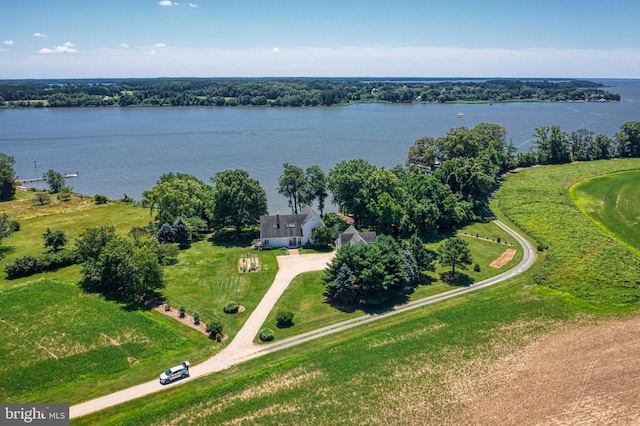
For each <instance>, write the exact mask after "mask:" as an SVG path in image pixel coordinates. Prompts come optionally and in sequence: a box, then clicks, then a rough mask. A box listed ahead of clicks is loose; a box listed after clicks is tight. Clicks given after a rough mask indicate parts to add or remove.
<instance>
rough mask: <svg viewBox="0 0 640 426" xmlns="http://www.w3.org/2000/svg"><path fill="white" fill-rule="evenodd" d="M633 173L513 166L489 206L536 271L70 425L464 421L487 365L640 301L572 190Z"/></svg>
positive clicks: (625, 165)
mask: <svg viewBox="0 0 640 426" xmlns="http://www.w3.org/2000/svg"><path fill="white" fill-rule="evenodd" d="M638 168H640V160H637V159H634V160H620V161H618V160H616V161H603V162H594V163H579V164H571V165H564V166H548V167H534V168H531V169H525V170H522V171H519V172H517V173H513V174H511V175H510V176H509V177H508V178H507V180H506V181H505V182H504V183H503V185H502V187H501V188H500V190H499V191H498V193H497V194H496V197H495V198H494V200H493V201H492V207H493V210H494V213H495V214H496V215H497V216H498V217H499V218H500V219H501V220H504V221H508V222H510V223H513V224H515V225H517V226H519V228H520V229H521V232H522V233H524V234H525V235H528V236H529V237H532V240H533V241H535V242H536V243H539V244H541V245H542V246H545V247H548V248H547V249H545V250H544V251H543V252H539V256H538V261H537V262H536V264H535V265H534V267H533V268H532V270H530V271H528V272H527V273H525V274H523V275H521V276H519V277H517V278H516V279H514V280H511V281H509V282H505V283H501V284H498V285H496V286H495V287H492V288H488V289H483V290H481V291H479V292H476V293H471V294H468V295H465V296H462V297H460V298H455V299H450V300H448V301H446V302H444V303H442V304H438V305H435V306H431V307H429V308H425V309H415V310H412V311H409V312H405V313H402V314H398V315H394V316H392V317H388V318H383V319H381V320H380V321H377V322H373V323H370V324H367V325H366V326H362V327H356V328H354V329H351V330H348V331H345V332H342V333H338V334H336V335H332V336H329V337H327V338H323V339H319V340H317V341H313V342H308V343H306V344H304V345H301V346H297V347H295V348H292V349H291V350H286V351H281V352H277V353H274V354H270V355H267V356H264V357H261V358H259V359H256V360H253V361H250V362H248V363H246V364H242V365H240V366H236V367H233V368H231V369H229V370H225V371H223V372H221V373H218V374H213V375H211V376H207V377H205V378H202V379H199V380H196V381H193V382H190V383H187V384H186V385H185V386H180V387H176V388H173V389H169V390H168V391H167V392H163V393H162V395H160V394H158V395H151V396H149V397H145V398H142V399H139V400H134V401H131V402H129V403H126V404H123V405H121V406H119V407H115V408H112V409H107V410H104V411H102V412H100V413H96V414H94V415H90V416H86V417H84V418H81V419H78V420H76V421H74V422H73V423H74V424H91V425H94V424H118V425H120V424H128V425H146V424H158V423H163V424H187V425H188V424H193V425H200V424H222V423H246V424H314V425H317V424H473V419H474V417H473V416H474V412H473V411H470V408H471V407H473V404H474V401H476V400H477V398H482V397H487V396H490V395H491V394H492V392H494V390H495V389H493V388H491V386H489V385H488V384H487V380H488V379H490V378H491V377H492V375H494V374H496V371H502V368H497V367H499V366H506V365H509V363H515V362H516V361H517V360H518V359H519V358H520V357H521V356H522V355H525V356H526V352H525V353H524V354H523V353H522V352H521V351H522V350H524V348H525V347H527V345H530V344H535V342H537V341H538V340H539V339H541V337H542V336H544V335H545V334H546V333H549V332H551V331H554V330H560V329H563V328H564V327H566V326H567V325H568V324H571V323H581V324H589V323H592V322H597V321H599V320H605V319H606V318H607V317H608V316H609V315H612V314H620V313H624V312H628V311H633V310H637V308H638V306H640V299H639V296H640V288H639V287H640V286H639V285H638V282H637V279H638V278H637V271H638V270H639V266H640V259H639V258H638V257H637V256H635V255H634V254H633V253H631V252H630V251H629V250H628V249H627V248H626V247H624V246H623V245H621V244H619V243H617V242H616V241H615V240H613V239H612V238H610V237H609V235H607V234H605V233H604V232H603V231H602V230H601V229H600V228H598V227H597V226H596V225H594V224H593V222H592V221H591V220H589V219H588V218H587V217H585V216H584V215H583V214H582V213H581V212H580V211H579V209H578V208H577V207H576V206H575V205H574V204H573V203H572V201H571V199H570V197H569V188H570V187H571V185H573V184H574V183H575V182H577V181H580V180H582V179H585V178H588V177H592V176H595V175H600V174H606V173H611V172H617V171H621V170H630V169H638ZM318 279H319V275H318V274H315V275H312V276H311V278H309V281H314V280H315V281H316V287H317V280H318ZM305 281H306V280H305ZM296 283H297V281H296V282H294V286H293V287H295V286H296ZM303 284H304V282H300V283H298V284H297V285H303ZM317 288H319V287H317ZM602 314H607V315H602ZM296 318H297V317H296ZM296 318H294V322H295V321H296ZM300 325H301V326H302V325H303V322H301V323H300ZM294 327H295V326H294ZM485 385H486V387H483V386H485ZM548 391H549V392H551V393H552V392H553V389H548ZM579 391H580V390H579V389H576V394H579ZM551 393H550V395H551ZM497 414H498V415H500V414H502V417H496V418H495V421H497V422H498V423H500V421H499V420H497V419H500V418H502V419H503V420H506V419H508V418H509V415H510V413H506V412H505V413H497ZM534 420H535V419H532V421H534ZM539 420H540V421H543V420H544V419H539ZM487 424H488V423H487ZM493 424H495V423H493Z"/></svg>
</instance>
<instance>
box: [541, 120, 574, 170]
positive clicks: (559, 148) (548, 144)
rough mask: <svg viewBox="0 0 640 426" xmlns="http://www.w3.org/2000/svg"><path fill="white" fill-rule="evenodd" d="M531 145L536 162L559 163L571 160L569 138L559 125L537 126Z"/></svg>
mask: <svg viewBox="0 0 640 426" xmlns="http://www.w3.org/2000/svg"><path fill="white" fill-rule="evenodd" d="M534 136H535V139H534V140H533V147H534V150H535V152H536V153H537V156H538V158H537V163H538V164H561V163H569V162H571V147H570V144H569V138H568V136H567V134H566V133H565V132H563V131H562V130H560V127H559V126H550V127H537V128H536V129H535V134H534Z"/></svg>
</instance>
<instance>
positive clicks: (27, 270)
mask: <svg viewBox="0 0 640 426" xmlns="http://www.w3.org/2000/svg"><path fill="white" fill-rule="evenodd" d="M4 271H5V272H6V273H7V277H8V278H20V277H28V276H29V275H33V274H37V273H39V272H42V271H44V262H43V261H42V259H39V258H37V257H31V256H24V257H21V258H19V259H16V260H14V261H13V262H11V263H9V264H8V265H7V266H5V267H4Z"/></svg>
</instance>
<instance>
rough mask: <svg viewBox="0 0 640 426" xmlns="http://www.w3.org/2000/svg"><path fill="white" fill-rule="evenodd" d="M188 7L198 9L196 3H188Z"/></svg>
mask: <svg viewBox="0 0 640 426" xmlns="http://www.w3.org/2000/svg"><path fill="white" fill-rule="evenodd" d="M189 7H193V8H196V7H198V4H197V3H189Z"/></svg>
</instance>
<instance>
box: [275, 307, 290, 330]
mask: <svg viewBox="0 0 640 426" xmlns="http://www.w3.org/2000/svg"><path fill="white" fill-rule="evenodd" d="M276 324H277V325H278V328H284V327H290V326H292V325H293V312H288V311H280V312H278V314H277V316H276Z"/></svg>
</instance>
